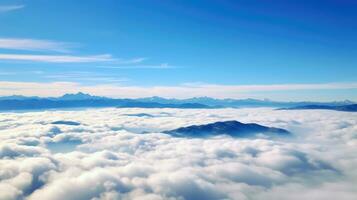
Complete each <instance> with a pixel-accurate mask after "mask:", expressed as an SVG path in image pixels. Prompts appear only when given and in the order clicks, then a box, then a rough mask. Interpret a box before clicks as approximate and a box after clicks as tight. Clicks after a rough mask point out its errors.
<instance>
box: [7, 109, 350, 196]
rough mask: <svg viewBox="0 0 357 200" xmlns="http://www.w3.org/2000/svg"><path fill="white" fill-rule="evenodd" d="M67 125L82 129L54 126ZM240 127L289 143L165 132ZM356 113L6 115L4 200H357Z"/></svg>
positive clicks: (198, 111)
mask: <svg viewBox="0 0 357 200" xmlns="http://www.w3.org/2000/svg"><path fill="white" fill-rule="evenodd" d="M58 120H66V121H75V122H79V123H80V125H78V126H74V125H66V124H62V125H61V124H52V122H54V121H58ZM224 120H238V121H241V122H244V123H259V124H261V125H265V126H273V127H278V128H284V129H287V130H289V131H291V132H292V133H293V134H294V136H293V138H290V139H269V138H256V139H244V138H239V139H238V138H231V137H228V136H220V137H213V138H194V139H192V138H175V137H171V136H169V135H165V134H162V133H160V132H161V131H163V130H170V129H175V128H178V127H181V126H188V125H193V124H206V123H210V122H216V121H224ZM356 152H357V113H348V112H336V111H323V110H306V111H298V110H284V111H283V110H273V109H269V108H252V109H134V108H131V109H115V108H107V109H89V110H77V111H39V112H26V113H0V199H1V200H15V199H16V200H21V199H28V200H64V199H65V200H115V199H140V200H159V199H172V200H174V199H179V200H184V199H186V200H196V199H197V200H210V199H239V200H245V199H247V200H248V199H282V200H283V199H284V200H285V199H293V200H294V199H313V200H320V199H321V200H322V199H323V200H326V199H339V200H349V199H351V200H355V199H357V154H356Z"/></svg>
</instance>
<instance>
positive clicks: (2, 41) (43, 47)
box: [0, 38, 78, 53]
mask: <svg viewBox="0 0 357 200" xmlns="http://www.w3.org/2000/svg"><path fill="white" fill-rule="evenodd" d="M76 46H78V44H75V43H68V42H57V41H52V40H37V39H26V38H0V48H1V49H16V50H28V51H55V52H63V53H65V52H70V51H71V48H73V47H76Z"/></svg>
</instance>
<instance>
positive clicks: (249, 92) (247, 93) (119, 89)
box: [0, 78, 357, 100]
mask: <svg viewBox="0 0 357 200" xmlns="http://www.w3.org/2000/svg"><path fill="white" fill-rule="evenodd" d="M114 79H115V78H114ZM119 80H121V79H119ZM113 81H114V80H113ZM345 89H357V83H353V82H352V83H325V84H281V85H210V84H183V85H178V86H152V87H141V86H125V85H115V84H95V85H90V86H88V85H82V84H79V83H75V82H51V83H36V82H5V81H2V82H0V95H13V94H20V95H28V96H33V95H37V96H60V95H63V94H64V93H73V92H78V91H82V92H86V93H90V94H93V95H99V96H109V97H128V98H136V97H150V96H162V97H168V98H189V97H198V96H210V97H215V98H249V97H256V98H264V97H266V94H265V92H269V91H270V92H278V91H299V90H300V91H303V90H312V91H313V90H320V91H321V90H326V91H328V90H345ZM296 93H298V92H296ZM296 93H295V94H294V95H293V96H292V97H291V98H292V99H293V98H296ZM270 95H272V96H274V94H270ZM287 96H288V95H287ZM350 97H351V98H352V99H351V100H356V99H354V98H357V97H354V96H350ZM336 98H338V97H337V96H334V99H335V100H336ZM289 100H291V99H289ZM293 100H296V99H293ZM300 100H301V99H300ZM305 100H310V99H305ZM342 100H344V99H342Z"/></svg>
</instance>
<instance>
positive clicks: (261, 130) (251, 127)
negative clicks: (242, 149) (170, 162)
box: [164, 121, 290, 137]
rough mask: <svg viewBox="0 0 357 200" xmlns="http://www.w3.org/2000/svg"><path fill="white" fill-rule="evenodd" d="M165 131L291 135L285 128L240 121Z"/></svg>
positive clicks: (194, 134)
mask: <svg viewBox="0 0 357 200" xmlns="http://www.w3.org/2000/svg"><path fill="white" fill-rule="evenodd" d="M164 133H166V134H169V135H172V136H175V137H210V136H217V135H230V136H232V137H255V136H256V135H257V134H263V135H266V136H289V135H290V132H289V131H287V130H285V129H280V128H274V127H267V126H262V125H259V124H255V123H248V124H244V123H241V122H238V121H223V122H215V123H210V124H204V125H193V126H187V127H182V128H178V129H174V130H169V131H164Z"/></svg>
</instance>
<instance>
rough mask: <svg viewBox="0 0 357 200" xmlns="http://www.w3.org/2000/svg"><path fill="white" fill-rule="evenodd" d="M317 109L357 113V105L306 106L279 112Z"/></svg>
mask: <svg viewBox="0 0 357 200" xmlns="http://www.w3.org/2000/svg"><path fill="white" fill-rule="evenodd" d="M315 109H322V110H336V111H345V112H357V104H350V105H342V106H328V105H305V106H296V107H291V108H280V109H279V110H315Z"/></svg>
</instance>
